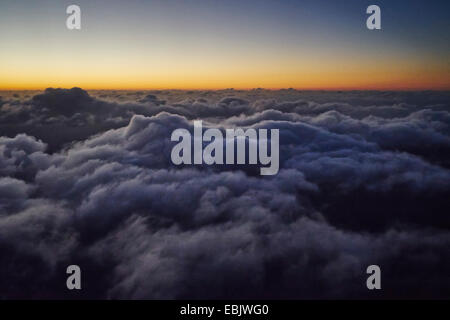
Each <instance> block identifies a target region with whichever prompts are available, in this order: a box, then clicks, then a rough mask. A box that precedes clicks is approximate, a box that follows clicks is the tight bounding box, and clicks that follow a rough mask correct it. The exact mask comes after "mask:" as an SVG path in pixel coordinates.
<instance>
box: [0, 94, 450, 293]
mask: <svg viewBox="0 0 450 320" xmlns="http://www.w3.org/2000/svg"><path fill="white" fill-rule="evenodd" d="M27 95H28V96H27ZM449 102H450V94H449V93H448V92H398V93H396V92H300V91H296V90H280V91H266V90H260V89H256V90H251V91H238V90H232V89H228V90H221V91H194V92H187V91H152V92H144V91H142V92H122V91H117V92H112V91H99V92H89V93H88V92H86V91H84V90H82V89H80V88H72V89H47V90H45V92H43V93H33V94H32V95H30V94H29V93H20V92H19V93H9V94H8V93H5V94H2V99H1V100H0V136H1V137H0V200H1V202H0V261H2V263H0V283H2V285H1V286H0V298H30V297H33V298H55V297H57V298H71V297H74V295H73V293H71V292H69V291H68V290H66V288H65V276H66V275H65V268H66V267H67V266H68V265H69V264H78V265H80V267H81V269H82V270H83V293H82V297H83V298H169V299H173V298H185V299H192V298H235V299H238V298H380V297H384V298H408V297H413V298H432V297H434V298H444V297H448V295H449V294H450V277H449V273H448V270H450V254H449V252H448V247H449V245H450V233H449V229H450V217H449V215H448V212H450V162H449V160H448V159H450V158H449V155H450V137H449V135H450V113H449V109H448V108H449ZM194 119H202V120H204V127H218V128H233V127H245V128H247V127H248V128H250V127H251V128H255V129H260V128H267V129H272V128H276V129H279V130H280V161H281V162H280V171H279V173H278V174H277V175H275V176H273V177H261V176H259V175H257V174H255V171H254V169H253V168H251V167H248V166H206V165H204V166H196V167H190V166H185V167H176V166H173V165H172V164H171V162H170V152H171V148H172V147H173V145H174V143H173V142H171V141H170V135H171V132H172V131H173V130H174V129H177V128H186V129H189V130H192V126H193V121H192V120H194ZM370 264H378V265H380V267H381V269H382V274H383V278H382V279H383V280H382V281H383V290H382V292H380V293H378V292H377V293H374V292H369V291H368V290H367V289H366V287H365V279H366V274H365V270H366V267H367V266H368V265H370Z"/></svg>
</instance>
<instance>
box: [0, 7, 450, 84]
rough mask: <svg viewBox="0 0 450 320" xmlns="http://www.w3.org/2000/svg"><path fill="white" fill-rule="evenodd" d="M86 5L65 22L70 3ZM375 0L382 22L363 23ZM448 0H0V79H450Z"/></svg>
mask: <svg viewBox="0 0 450 320" xmlns="http://www.w3.org/2000/svg"><path fill="white" fill-rule="evenodd" d="M70 4H77V5H79V6H80V7H81V12H82V13H81V15H82V29H81V30H79V31H77V30H68V29H67V28H66V25H65V21H66V18H67V14H66V13H65V11H66V7H67V6H68V5H70ZM370 4H378V5H379V6H380V7H381V15H382V30H375V31H370V30H368V29H367V28H366V18H367V16H368V15H367V14H366V13H365V11H366V8H367V6H368V5H370ZM449 10H450V2H449V1H437V0H436V1H434V0H432V1H365V0H359V1H358V0H348V1H335V0H330V1H325V0H321V1H317V0H306V1H300V0H297V1H267V0H265V1H253V0H252V1H250V0H226V1H224V0H221V1H215V0H208V1H207V0H204V1H200V0H193V1H173V0H164V1H137V0H130V1H126V2H124V1H120V2H119V1H98V0H89V1H86V0H77V1H50V0H47V1H16V0H13V1H11V0H2V1H1V3H0V39H1V45H0V90H6V89H7V90H9V89H43V88H46V87H73V86H79V87H82V88H84V89H170V88H172V89H219V88H230V87H233V88H242V89H246V88H255V87H263V88H274V89H275V88H289V87H292V88H298V89H445V90H448V89H450V63H449V61H450V59H449V58H450V22H449V19H448V13H449Z"/></svg>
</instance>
